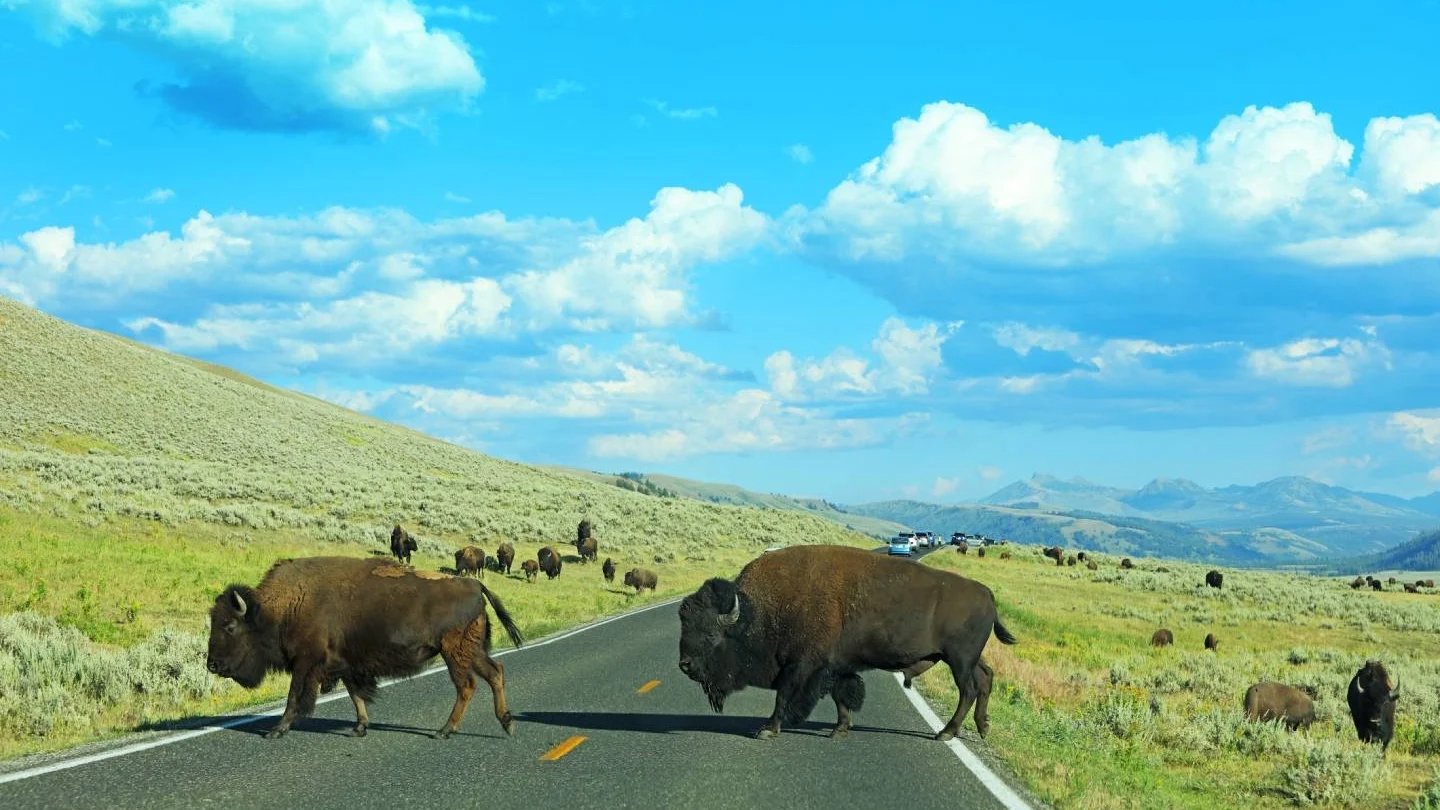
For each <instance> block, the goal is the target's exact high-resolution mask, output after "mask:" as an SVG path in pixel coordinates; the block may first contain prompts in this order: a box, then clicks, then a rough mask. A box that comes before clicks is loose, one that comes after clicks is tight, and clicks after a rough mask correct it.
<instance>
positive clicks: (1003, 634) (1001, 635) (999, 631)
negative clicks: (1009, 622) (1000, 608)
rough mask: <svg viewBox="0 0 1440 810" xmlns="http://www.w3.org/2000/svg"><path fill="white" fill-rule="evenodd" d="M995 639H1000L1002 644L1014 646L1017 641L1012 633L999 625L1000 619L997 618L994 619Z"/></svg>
mask: <svg viewBox="0 0 1440 810" xmlns="http://www.w3.org/2000/svg"><path fill="white" fill-rule="evenodd" d="M995 637H996V638H998V639H1000V641H1001V642H1002V643H1004V644H1014V643H1015V642H1017V641H1019V639H1017V638H1015V635H1014V634H1013V633H1011V632H1010V631H1009V630H1006V629H1005V625H1003V624H1001V623H1000V617H998V616H997V617H995Z"/></svg>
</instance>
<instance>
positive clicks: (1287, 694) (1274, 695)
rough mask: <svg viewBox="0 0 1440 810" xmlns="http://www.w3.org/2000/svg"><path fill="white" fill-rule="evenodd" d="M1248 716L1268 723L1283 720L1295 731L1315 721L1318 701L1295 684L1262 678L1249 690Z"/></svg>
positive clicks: (1246, 701)
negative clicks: (1316, 702) (1262, 679)
mask: <svg viewBox="0 0 1440 810" xmlns="http://www.w3.org/2000/svg"><path fill="white" fill-rule="evenodd" d="M1244 706H1245V717H1246V718H1247V719H1249V720H1257V721H1260V722H1262V723H1268V722H1270V721H1272V720H1280V721H1282V722H1283V723H1285V728H1287V729H1289V730H1291V731H1295V730H1297V729H1302V728H1308V727H1309V726H1310V724H1311V723H1313V722H1315V701H1314V700H1311V698H1310V696H1309V695H1307V694H1305V693H1304V692H1303V691H1301V690H1299V689H1296V688H1295V687H1293V686H1287V685H1285V684H1283V683H1275V682H1274V681H1261V682H1260V683H1257V684H1255V685H1254V686H1252V687H1250V688H1249V689H1246V690H1245V703H1244Z"/></svg>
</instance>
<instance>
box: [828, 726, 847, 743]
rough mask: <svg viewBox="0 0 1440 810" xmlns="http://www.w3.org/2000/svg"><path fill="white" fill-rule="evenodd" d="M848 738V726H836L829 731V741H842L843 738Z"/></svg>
mask: <svg viewBox="0 0 1440 810" xmlns="http://www.w3.org/2000/svg"><path fill="white" fill-rule="evenodd" d="M848 736H850V727H849V726H845V727H843V728H842V727H840V726H836V727H835V728H834V729H831V731H830V739H832V740H843V739H845V738H846V737H848Z"/></svg>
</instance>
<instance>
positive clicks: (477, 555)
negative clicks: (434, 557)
mask: <svg viewBox="0 0 1440 810" xmlns="http://www.w3.org/2000/svg"><path fill="white" fill-rule="evenodd" d="M484 570H485V551H484V549H479V548H476V547H474V546H466V547H464V548H462V549H460V550H459V551H457V552H455V573H456V574H461V575H464V574H468V573H470V572H471V571H474V572H475V575H476V576H480V575H481V572H483V571H484Z"/></svg>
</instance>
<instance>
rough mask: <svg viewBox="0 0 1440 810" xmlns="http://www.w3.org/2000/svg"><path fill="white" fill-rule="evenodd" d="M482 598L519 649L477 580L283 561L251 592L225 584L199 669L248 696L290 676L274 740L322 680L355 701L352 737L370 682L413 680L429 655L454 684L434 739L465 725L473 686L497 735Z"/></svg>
mask: <svg viewBox="0 0 1440 810" xmlns="http://www.w3.org/2000/svg"><path fill="white" fill-rule="evenodd" d="M487 600H488V601H489V603H490V606H491V607H492V608H493V609H494V610H495V618H497V619H498V620H499V621H500V624H501V626H503V627H504V628H505V632H506V633H508V634H509V636H510V640H511V641H513V642H515V645H516V646H519V645H521V644H522V643H524V640H523V639H522V638H521V636H520V630H519V628H517V627H516V626H515V622H514V621H513V620H512V619H511V618H510V614H509V613H507V612H506V611H505V607H504V605H502V604H500V600H499V599H496V598H495V595H494V594H493V593H491V592H490V591H489V590H487V589H486V588H485V585H484V584H483V583H481V582H479V581H477V580H473V579H462V578H459V577H449V576H445V575H444V574H432V573H429V572H417V571H414V570H411V569H407V568H403V567H401V566H399V565H396V564H395V563H392V562H390V561H389V560H357V559H353V558H349V557H308V558H303V559H298V560H282V561H281V562H278V563H276V564H275V565H273V566H272V567H271V568H270V571H269V572H268V573H266V574H265V578H264V579H262V580H261V581H260V584H259V585H258V586H257V587H254V588H251V587H249V586H246V585H231V586H230V587H228V588H226V589H225V590H224V592H222V593H221V594H220V595H219V596H218V597H216V598H215V604H214V606H213V607H211V608H210V646H209V650H208V652H207V653H206V658H205V665H206V667H207V668H208V669H209V670H210V671H211V672H213V673H215V674H216V675H219V676H221V677H225V678H230V679H232V680H234V681H235V682H236V683H238V684H240V685H241V686H243V687H245V688H247V689H254V688H255V687H257V686H259V685H260V683H261V681H263V680H265V675H266V673H267V672H269V671H271V670H279V671H284V672H289V673H290V696H289V698H288V699H287V700H286V702H285V713H284V714H283V715H281V717H280V722H279V723H277V724H276V725H275V727H274V728H272V729H270V731H269V733H267V734H266V735H265V736H266V737H270V738H274V737H279V736H281V735H283V734H285V732H287V731H289V730H290V726H291V724H293V723H294V722H295V719H296V718H297V717H304V716H306V715H308V714H310V712H311V711H312V710H313V709H314V708H315V698H316V695H317V694H318V692H319V690H320V687H321V684H322V683H332V684H333V683H334V682H335V681H336V680H339V681H342V682H344V684H345V688H346V689H347V690H348V691H349V692H350V699H351V701H353V702H354V704H355V728H354V735H355V736H357V737H363V736H365V731H366V729H367V728H368V727H369V725H370V719H369V715H368V713H367V712H366V706H365V704H366V703H368V702H370V701H371V700H373V699H374V698H375V690H376V688H377V686H378V679H380V678H396V677H405V676H409V675H414V674H415V673H417V672H419V671H420V670H421V668H423V667H424V666H425V663H426V662H427V661H429V660H430V659H432V658H434V657H435V656H436V655H437V654H438V655H440V656H441V657H442V658H444V659H445V666H446V668H448V669H449V670H450V680H451V681H452V682H453V683H454V684H455V706H454V707H453V708H452V709H451V710H450V718H449V719H448V720H446V721H445V725H444V726H442V727H441V728H440V730H439V731H437V732H436V733H435V736H437V737H440V738H445V737H448V736H450V734H452V733H453V732H454V731H455V729H456V727H458V726H459V725H460V720H461V719H462V718H463V717H464V716H465V710H466V709H467V708H468V707H469V705H470V698H471V696H472V695H473V694H474V693H475V686H476V683H477V676H478V678H483V679H484V680H485V682H486V683H488V684H490V691H491V692H492V693H493V694H494V697H495V718H496V719H497V720H499V721H500V725H501V726H502V727H503V728H504V729H505V732H506V733H507V734H509V733H512V732H513V731H514V728H515V721H514V719H513V718H511V716H510V710H509V708H508V707H507V706H506V702H505V668H504V667H502V666H501V665H500V663H499V662H498V661H495V660H494V659H492V658H491V657H490V655H489V652H490V621H489V618H488V617H487V615H486V612H485V603H486V601H487Z"/></svg>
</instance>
